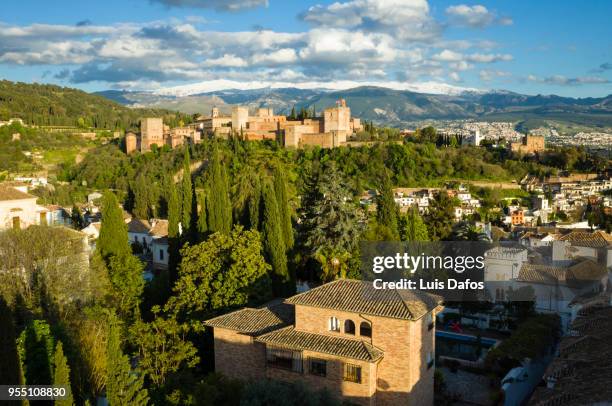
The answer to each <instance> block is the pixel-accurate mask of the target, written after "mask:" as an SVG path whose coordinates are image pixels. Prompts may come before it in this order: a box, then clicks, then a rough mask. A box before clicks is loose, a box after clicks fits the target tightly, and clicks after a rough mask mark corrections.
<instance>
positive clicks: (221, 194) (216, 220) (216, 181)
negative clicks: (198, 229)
mask: <svg viewBox="0 0 612 406" xmlns="http://www.w3.org/2000/svg"><path fill="white" fill-rule="evenodd" d="M208 190H209V191H210V194H209V196H210V199H208V201H207V207H208V213H207V214H208V230H209V231H210V232H213V233H216V232H221V233H224V234H229V232H230V230H231V228H232V205H231V203H230V198H229V185H228V182H227V176H226V174H225V167H224V166H223V164H222V162H221V161H220V158H219V150H218V148H217V144H215V145H214V147H213V154H212V157H211V160H210V167H209V178H208Z"/></svg>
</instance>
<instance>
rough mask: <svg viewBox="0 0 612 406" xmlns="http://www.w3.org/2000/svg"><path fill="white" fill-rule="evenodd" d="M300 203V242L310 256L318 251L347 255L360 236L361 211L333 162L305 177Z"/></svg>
mask: <svg viewBox="0 0 612 406" xmlns="http://www.w3.org/2000/svg"><path fill="white" fill-rule="evenodd" d="M306 182H307V183H306V191H305V196H304V199H303V201H302V208H303V212H302V227H301V234H302V237H301V239H302V240H303V243H304V248H305V249H306V250H307V252H308V253H310V254H315V253H318V252H319V251H321V250H326V251H331V250H337V251H345V252H351V251H352V250H353V248H355V246H356V245H357V242H358V240H359V235H360V234H361V230H362V228H363V227H362V225H361V218H362V216H361V212H360V211H359V208H358V207H357V205H356V204H355V202H354V197H353V195H352V194H351V192H350V190H349V188H347V186H346V185H347V184H348V181H347V180H346V179H345V178H344V177H343V176H342V174H341V172H340V171H339V170H338V168H337V167H336V165H335V163H334V162H333V161H329V162H328V163H327V164H326V165H325V166H324V167H323V169H322V172H321V173H320V174H317V173H314V174H310V175H308V179H307V180H306Z"/></svg>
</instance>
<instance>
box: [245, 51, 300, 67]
mask: <svg viewBox="0 0 612 406" xmlns="http://www.w3.org/2000/svg"><path fill="white" fill-rule="evenodd" d="M297 59H298V58H297V54H296V52H295V50H294V49H291V48H282V49H279V50H277V51H273V52H269V53H264V54H256V55H254V56H253V59H252V61H253V63H254V64H255V65H284V64H292V63H294V62H296V61H297Z"/></svg>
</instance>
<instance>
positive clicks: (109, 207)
mask: <svg viewBox="0 0 612 406" xmlns="http://www.w3.org/2000/svg"><path fill="white" fill-rule="evenodd" d="M96 246H97V247H98V250H99V251H100V254H101V255H102V257H103V258H104V259H105V260H108V258H109V257H110V256H116V255H122V254H129V253H130V252H131V251H130V244H129V242H128V234H127V224H125V221H123V210H122V209H121V206H119V203H118V202H117V198H116V197H115V195H114V194H113V193H112V192H106V193H104V196H103V197H102V227H101V228H100V236H99V237H98V241H97V243H96Z"/></svg>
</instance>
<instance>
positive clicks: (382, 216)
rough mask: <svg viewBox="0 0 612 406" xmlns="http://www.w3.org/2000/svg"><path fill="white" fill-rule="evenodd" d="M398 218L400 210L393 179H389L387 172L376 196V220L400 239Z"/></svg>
mask: <svg viewBox="0 0 612 406" xmlns="http://www.w3.org/2000/svg"><path fill="white" fill-rule="evenodd" d="M398 216H399V210H398V207H397V204H396V203H395V199H394V198H393V189H392V188H391V179H389V175H388V173H387V172H386V171H385V173H384V174H383V177H382V182H381V186H380V190H379V191H378V195H377V196H376V220H377V221H378V224H380V225H382V226H385V227H387V228H389V230H391V232H392V234H393V235H394V236H396V237H399V230H398V223H397V218H398Z"/></svg>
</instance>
